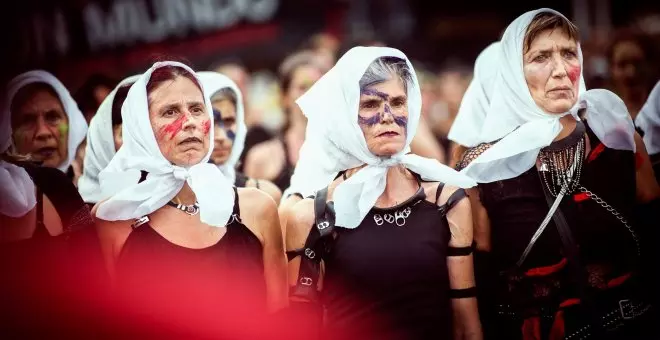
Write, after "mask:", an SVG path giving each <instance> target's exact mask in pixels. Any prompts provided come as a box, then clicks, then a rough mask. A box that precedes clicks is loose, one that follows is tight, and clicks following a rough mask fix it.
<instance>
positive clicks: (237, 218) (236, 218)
mask: <svg viewBox="0 0 660 340" xmlns="http://www.w3.org/2000/svg"><path fill="white" fill-rule="evenodd" d="M233 189H234V210H233V211H232V212H231V217H230V218H229V222H227V226H229V225H230V224H233V223H235V222H238V223H241V207H240V204H239V202H238V189H237V188H236V187H235V186H234V187H233Z"/></svg>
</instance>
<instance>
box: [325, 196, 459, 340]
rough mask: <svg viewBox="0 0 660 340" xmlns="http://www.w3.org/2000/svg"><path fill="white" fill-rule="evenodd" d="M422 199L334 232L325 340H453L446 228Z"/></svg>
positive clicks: (328, 269) (438, 212)
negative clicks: (358, 338) (361, 339)
mask: <svg viewBox="0 0 660 340" xmlns="http://www.w3.org/2000/svg"><path fill="white" fill-rule="evenodd" d="M442 187H443V186H442V185H440V186H439V188H438V192H440V191H442ZM425 197H426V196H425V194H424V191H423V189H422V188H421V187H420V191H418V192H417V194H415V196H413V197H412V198H411V199H409V200H408V201H406V202H404V203H402V204H400V205H398V206H395V207H392V208H388V209H379V208H373V209H372V210H371V211H370V212H369V213H368V214H367V216H366V217H365V218H364V220H363V221H362V223H361V224H360V226H359V227H358V228H356V229H345V228H336V230H337V237H336V239H335V241H334V242H333V245H332V249H331V250H330V252H329V254H328V255H327V257H326V256H324V261H325V266H326V271H325V277H324V282H323V291H322V295H321V297H322V301H323V304H324V306H325V307H326V312H327V319H326V324H327V330H328V334H333V336H336V335H335V334H334V333H335V331H337V330H342V331H340V333H342V332H343V331H344V330H345V331H346V332H348V334H345V335H340V336H339V337H342V336H345V337H347V338H351V337H352V336H354V335H356V334H361V333H366V334H369V337H373V336H378V338H379V339H426V338H429V339H449V338H451V313H450V303H449V300H450V299H449V295H448V292H449V278H448V274H447V248H448V243H449V240H450V234H449V227H448V224H447V220H446V217H445V215H444V213H443V212H442V209H440V210H439V208H440V207H438V206H437V205H436V204H434V203H431V202H429V201H427V200H425Z"/></svg>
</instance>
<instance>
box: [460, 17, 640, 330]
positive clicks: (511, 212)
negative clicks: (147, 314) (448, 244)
mask: <svg viewBox="0 0 660 340" xmlns="http://www.w3.org/2000/svg"><path fill="white" fill-rule="evenodd" d="M500 46H501V48H500V50H499V60H500V65H499V67H498V70H497V75H496V78H495V79H494V81H493V84H492V86H493V90H492V94H491V96H490V103H489V106H488V109H487V110H486V115H485V117H484V118H483V127H484V128H483V129H482V130H481V133H480V135H479V136H478V138H479V140H478V143H479V144H478V145H476V146H475V147H474V148H472V149H470V150H468V151H467V153H466V155H465V159H464V160H463V163H464V164H463V165H464V169H463V170H462V172H463V173H465V174H467V175H469V176H471V177H473V178H475V179H476V180H477V181H478V182H479V183H480V184H479V186H478V188H477V189H473V190H471V193H470V199H471V202H472V206H473V211H474V216H475V232H474V235H475V240H476V242H477V249H479V250H482V251H487V252H489V254H490V262H489V263H488V264H487V265H484V264H481V265H482V266H486V267H488V268H489V270H490V276H489V279H488V280H486V281H478V282H477V283H478V285H479V286H480V287H489V291H488V292H486V293H487V294H485V295H484V296H482V295H480V296H479V300H480V302H487V303H488V304H489V305H490V308H488V309H487V310H482V312H483V317H482V320H483V321H484V330H485V334H486V335H487V336H492V337H493V338H494V339H545V338H548V339H564V338H567V339H568V338H578V337H580V338H585V337H590V336H591V337H593V338H595V339H603V338H607V339H638V338H644V339H646V338H647V337H645V336H646V333H645V332H648V331H649V329H648V328H647V327H640V325H644V324H645V322H646V321H647V320H648V319H649V318H650V315H651V307H650V304H649V303H648V300H649V299H648V295H647V294H645V290H644V289H643V288H644V284H643V282H642V279H641V277H640V275H639V272H638V264H639V263H640V256H641V254H642V250H641V249H640V237H639V235H640V230H638V229H637V228H636V227H635V225H633V223H632V222H633V221H632V215H633V209H634V204H635V194H636V193H635V153H634V152H635V149H636V145H635V140H634V139H635V138H634V127H633V124H632V121H631V119H630V117H629V115H628V112H627V111H626V107H625V105H624V103H623V102H622V101H621V99H620V98H618V97H617V96H616V95H614V94H613V93H611V92H609V91H605V90H590V91H583V90H582V89H581V86H580V82H581V80H580V79H581V74H582V55H581V52H580V46H579V38H578V31H577V28H576V27H575V25H573V24H572V23H571V22H570V21H569V20H568V19H566V18H565V17H564V16H563V15H561V14H560V13H558V12H556V11H553V10H550V9H540V10H536V11H531V12H527V13H525V14H523V15H521V16H520V17H518V18H517V19H516V20H514V21H513V22H512V23H511V24H510V25H509V27H508V28H507V29H506V31H505V32H504V35H503V36H502V39H501V42H500ZM579 117H584V118H585V120H580V118H579ZM550 224H551V225H550ZM478 265H479V264H478Z"/></svg>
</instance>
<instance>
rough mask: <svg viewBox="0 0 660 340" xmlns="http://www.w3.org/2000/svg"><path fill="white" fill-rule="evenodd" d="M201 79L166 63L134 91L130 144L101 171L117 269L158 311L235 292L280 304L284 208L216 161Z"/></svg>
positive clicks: (212, 302) (127, 131)
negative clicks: (236, 183) (280, 212)
mask: <svg viewBox="0 0 660 340" xmlns="http://www.w3.org/2000/svg"><path fill="white" fill-rule="evenodd" d="M200 83H201V82H200V80H199V78H198V77H197V76H196V74H195V73H194V71H192V70H191V69H190V68H189V67H187V66H185V65H183V64H181V63H177V62H159V63H156V64H154V65H153V66H152V67H151V68H150V69H149V70H147V71H146V72H145V73H144V74H143V75H142V76H140V78H139V79H138V80H137V81H136V82H135V83H134V84H133V85H132V86H131V89H130V90H129V92H128V96H127V97H126V100H125V102H124V105H123V107H122V119H123V126H122V130H123V133H122V137H123V144H122V147H121V148H120V149H119V150H118V151H117V153H116V154H115V156H114V157H113V158H112V160H111V161H110V164H108V166H107V167H106V168H105V169H104V170H103V171H101V174H100V176H99V178H100V183H101V188H102V191H103V193H104V197H108V199H106V200H104V201H102V202H100V203H98V204H97V205H96V206H95V216H96V217H97V227H98V233H99V238H100V240H101V246H102V248H103V252H104V257H105V259H106V263H107V266H108V270H109V272H110V274H111V275H112V277H113V278H114V280H115V281H116V282H117V283H118V285H119V286H120V287H121V288H125V289H126V290H125V292H126V293H127V294H130V296H132V297H134V298H138V299H144V300H143V301H144V305H149V306H150V307H152V308H153V312H154V313H156V312H160V311H161V308H164V309H165V310H170V309H168V308H169V306H176V311H174V312H175V313H177V315H178V316H180V317H188V316H189V315H190V313H192V314H195V315H197V314H198V313H193V310H197V308H203V307H208V308H210V310H215V309H217V308H220V307H222V308H226V309H228V306H232V307H236V305H234V304H232V303H230V302H229V301H228V300H226V299H229V298H237V297H240V298H241V299H244V300H243V301H242V303H243V306H250V307H255V308H256V307H257V306H260V305H263V307H265V305H266V303H267V304H268V306H269V307H270V309H271V310H275V309H279V308H281V307H282V306H284V305H286V304H287V300H286V281H285V280H286V262H285V259H284V246H283V243H282V234H281V231H280V226H279V224H278V222H277V221H278V216H277V209H276V206H275V204H274V202H273V200H272V199H271V198H270V197H269V196H268V195H266V194H265V193H263V192H261V191H259V190H256V189H252V188H239V189H236V188H235V187H233V186H232V183H231V181H229V180H228V179H227V178H226V177H225V176H224V175H223V173H222V172H221V171H220V169H218V168H217V167H216V166H215V165H213V164H209V163H208V160H209V158H210V156H211V153H212V151H213V144H212V141H213V134H214V130H213V129H212V128H211V127H212V126H213V114H212V106H211V103H210V101H209V99H208V98H209V96H208V95H205V92H204V91H205V89H204V87H203V86H202V85H200ZM133 294H134V295H133ZM152 299H153V300H152ZM256 311H258V309H257V310H256ZM211 314H213V313H211ZM201 317H203V316H201ZM219 319H224V318H219ZM216 320H217V319H216ZM185 331H193V329H187V328H186V329H185Z"/></svg>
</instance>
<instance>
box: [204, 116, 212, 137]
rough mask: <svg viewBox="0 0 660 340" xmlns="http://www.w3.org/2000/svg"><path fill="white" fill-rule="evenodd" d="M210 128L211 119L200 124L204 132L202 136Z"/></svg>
mask: <svg viewBox="0 0 660 340" xmlns="http://www.w3.org/2000/svg"><path fill="white" fill-rule="evenodd" d="M210 130H211V120H210V119H209V120H207V121H205V122H204V124H202V132H203V133H204V136H206V135H208V134H209V131H210Z"/></svg>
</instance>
